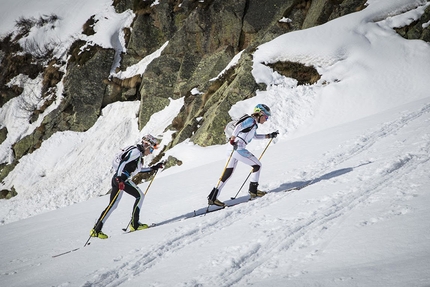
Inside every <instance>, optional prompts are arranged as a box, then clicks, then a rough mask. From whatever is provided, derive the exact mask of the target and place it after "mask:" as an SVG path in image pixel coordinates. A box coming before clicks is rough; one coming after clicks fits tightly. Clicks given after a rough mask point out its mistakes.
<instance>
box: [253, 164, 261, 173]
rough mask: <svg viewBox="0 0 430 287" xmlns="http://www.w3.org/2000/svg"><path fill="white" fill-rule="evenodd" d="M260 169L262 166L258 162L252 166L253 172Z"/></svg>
mask: <svg viewBox="0 0 430 287" xmlns="http://www.w3.org/2000/svg"><path fill="white" fill-rule="evenodd" d="M259 170H260V166H259V165H258V164H256V165H253V166H252V172H257V171H259Z"/></svg>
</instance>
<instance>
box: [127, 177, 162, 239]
mask: <svg viewBox="0 0 430 287" xmlns="http://www.w3.org/2000/svg"><path fill="white" fill-rule="evenodd" d="M157 173H158V169H157V170H156V171H155V174H154V177H153V178H152V179H151V181H150V182H149V184H148V187H147V188H146V190H145V192H144V193H143V194H144V195H146V194H147V193H148V190H149V187H150V186H151V184H152V182H153V181H154V179H155V176H156V175H157ZM132 220H133V218H131V219H130V222H129V223H128V224H127V226H126V227H125V228H123V229H122V230H123V231H127V228H128V226H129V225H130V224H131V221H132Z"/></svg>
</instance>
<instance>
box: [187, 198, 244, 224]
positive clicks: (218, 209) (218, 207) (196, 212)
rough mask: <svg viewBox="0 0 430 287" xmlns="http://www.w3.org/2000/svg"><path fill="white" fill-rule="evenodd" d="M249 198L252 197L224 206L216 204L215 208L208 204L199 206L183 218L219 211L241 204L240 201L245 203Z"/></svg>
mask: <svg viewBox="0 0 430 287" xmlns="http://www.w3.org/2000/svg"><path fill="white" fill-rule="evenodd" d="M251 200H252V199H251V198H250V199H248V200H246V201H237V202H234V203H230V204H226V205H225V206H217V205H215V208H210V207H211V206H212V205H210V206H209V207H207V208H200V209H198V210H194V212H193V214H192V215H191V216H188V217H185V219H188V218H193V217H198V216H203V215H206V214H208V213H212V212H216V211H220V210H223V209H225V208H228V207H232V206H235V205H238V204H241V203H245V202H248V201H251Z"/></svg>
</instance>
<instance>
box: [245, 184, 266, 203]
mask: <svg viewBox="0 0 430 287" xmlns="http://www.w3.org/2000/svg"><path fill="white" fill-rule="evenodd" d="M257 187H258V182H251V183H249V195H250V196H251V199H254V198H256V197H262V196H265V195H266V193H267V192H265V191H261V190H257Z"/></svg>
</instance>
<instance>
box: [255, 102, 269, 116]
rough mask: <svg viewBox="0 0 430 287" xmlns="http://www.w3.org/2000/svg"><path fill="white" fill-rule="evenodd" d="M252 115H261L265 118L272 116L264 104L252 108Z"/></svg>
mask: <svg viewBox="0 0 430 287" xmlns="http://www.w3.org/2000/svg"><path fill="white" fill-rule="evenodd" d="M254 113H263V114H265V115H266V116H268V117H270V116H271V115H272V114H271V113H270V108H269V107H268V106H266V105H265V104H258V105H256V106H255V108H254Z"/></svg>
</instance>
